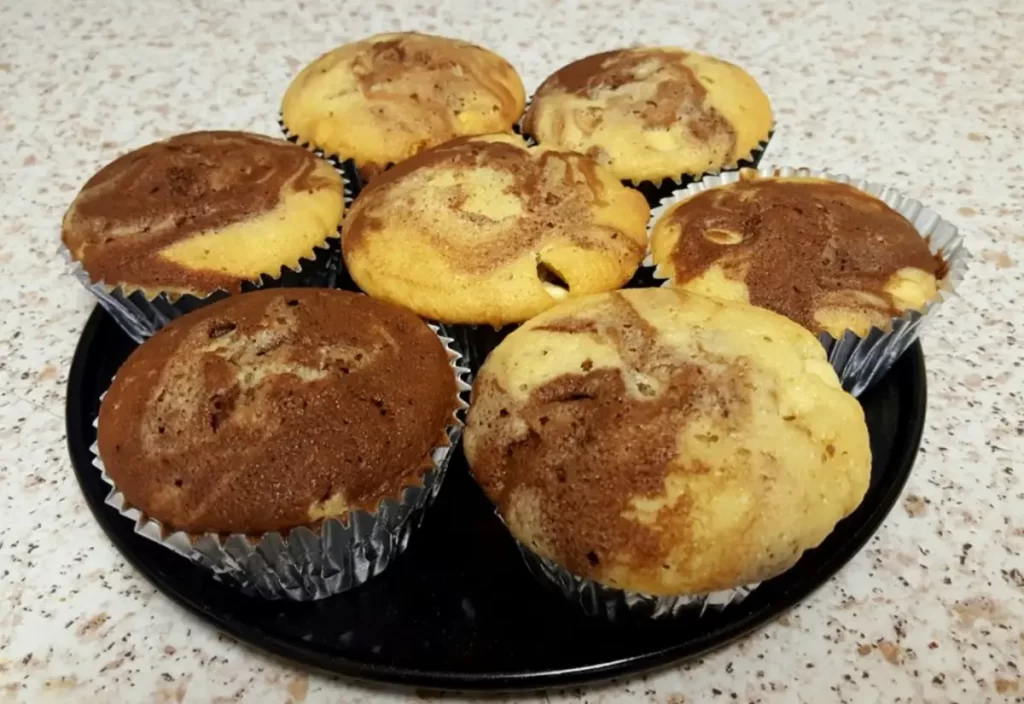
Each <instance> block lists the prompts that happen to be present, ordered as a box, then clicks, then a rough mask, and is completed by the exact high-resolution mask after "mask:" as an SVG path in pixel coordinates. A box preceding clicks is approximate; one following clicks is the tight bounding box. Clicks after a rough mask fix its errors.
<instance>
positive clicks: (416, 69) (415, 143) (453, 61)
mask: <svg viewBox="0 0 1024 704" xmlns="http://www.w3.org/2000/svg"><path fill="white" fill-rule="evenodd" d="M524 103H525V93H524V92H523V83H522V80H521V79H520V78H519V74H517V73H516V71H515V69H514V68H513V67H512V65H511V64H509V63H508V62H507V61H506V60H505V59H503V58H501V57H500V56H498V55H497V54H494V53H492V52H490V51H488V50H487V49H484V48H481V47H478V46H475V45H473V44H469V43H467V42H463V41H459V40H457V39H448V38H446V37H437V36H432V35H428V34H418V33H416V32H403V33H398V34H378V35H375V36H373V37H369V38H367V39H363V40H361V41H357V42H353V43H351V44H345V45H344V46H340V47H338V48H337V49H334V50H333V51H329V52H328V53H326V54H324V55H323V56H321V57H320V58H318V59H317V60H316V61H314V62H313V63H311V64H309V65H308V66H306V67H305V68H304V69H302V71H301V72H300V73H299V75H298V76H296V77H295V80H293V81H292V83H291V85H290V86H288V91H287V92H286V93H285V95H284V100H283V101H282V103H281V116H282V120H283V121H284V124H285V127H286V128H287V129H288V131H289V132H290V133H291V134H293V135H294V136H295V137H296V138H297V139H298V141H299V142H301V143H308V144H309V145H311V146H313V147H317V148H319V149H322V150H323V151H325V152H327V153H328V154H336V155H339V156H341V157H342V158H351V159H354V160H355V162H356V165H357V166H358V167H359V168H360V170H361V171H362V172H363V175H364V176H366V177H372V175H373V174H375V173H377V172H379V171H381V170H383V169H384V168H386V167H387V166H388V165H389V164H392V163H398V162H399V161H402V160H403V159H408V158H409V157H410V156H412V155H413V154H416V153H418V152H420V151H422V150H424V149H427V148H429V147H433V146H436V145H438V144H441V143H442V142H447V141H448V140H449V139H453V138H455V137H462V136H466V135H476V134H485V133H488V132H505V131H508V130H510V129H511V128H512V125H513V124H515V122H516V120H518V119H519V116H520V114H521V113H522V111H523V105H524Z"/></svg>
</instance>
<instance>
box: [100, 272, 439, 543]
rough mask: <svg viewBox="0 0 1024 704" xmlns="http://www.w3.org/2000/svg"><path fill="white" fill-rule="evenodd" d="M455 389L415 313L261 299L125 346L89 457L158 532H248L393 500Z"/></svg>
mask: <svg viewBox="0 0 1024 704" xmlns="http://www.w3.org/2000/svg"><path fill="white" fill-rule="evenodd" d="M456 386H457V385H456V379H455V375H454V373H453V369H452V367H451V366H450V365H449V359H448V353H447V351H446V350H445V348H444V346H443V345H442V343H441V341H440V339H439V338H438V337H437V335H435V334H434V332H433V331H432V330H431V329H430V328H429V327H428V326H427V325H426V324H425V323H423V322H422V321H421V320H420V319H419V318H417V317H416V316H415V315H414V314H412V313H411V312H409V311H407V310H404V309H401V308H398V307H396V306H391V305H389V304H387V303H384V302H382V301H376V300H374V299H371V298H369V297H367V296H364V295H362V294H356V293H350V292H345V291H338V290H331V289H315V288H303V289H265V290H262V291H257V292H252V293H245V294H242V295H240V296H232V297H229V298H227V299H224V300H222V301H220V302H217V303H214V304H212V305H210V306H207V307H204V308H202V309H200V310H199V311H196V312H193V313H190V314H189V315H186V316H183V317H182V318H179V319H178V320H176V321H174V322H172V323H171V324H170V325H168V326H167V327H165V328H164V329H162V330H161V331H160V332H158V333H157V334H156V335H154V336H153V337H152V338H151V339H149V340H148V341H147V342H145V343H144V344H142V345H141V346H139V347H138V348H136V350H135V351H134V352H133V353H132V354H131V356H130V357H129V358H128V360H127V361H126V362H125V363H124V364H123V365H122V366H121V368H120V369H119V370H118V372H117V376H116V378H115V379H114V381H113V383H112V385H111V387H110V390H109V391H108V392H107V394H106V396H104V398H103V401H102V405H101V408H100V413H99V422H98V426H97V429H98V448H99V457H100V459H101V460H102V462H103V465H104V466H105V468H106V471H107V474H108V475H109V476H110V477H111V479H112V480H113V482H114V484H115V486H116V487H117V489H118V490H119V491H120V492H121V493H122V494H123V495H124V497H125V499H126V500H127V502H128V503H129V504H130V505H131V506H133V507H135V508H138V509H140V510H141V511H142V512H143V513H145V514H146V515H147V516H148V517H149V518H152V519H156V520H158V521H160V522H161V523H162V524H163V525H164V526H165V528H167V529H170V530H181V531H185V532H187V533H189V534H204V533H219V534H239V533H243V534H247V535H250V536H257V535H259V534H262V533H265V532H268V531H279V532H286V531H288V530H290V529H292V528H296V527H299V526H307V527H311V526H315V525H316V524H318V523H319V522H320V521H322V520H324V519H327V518H332V517H333V518H343V517H344V516H345V515H346V514H347V513H348V512H350V511H353V510H363V511H368V512H373V511H376V510H377V507H378V505H379V504H380V502H381V501H382V500H384V499H388V498H390V499H398V498H399V497H401V495H402V492H403V490H404V489H405V488H406V487H410V486H416V485H418V484H419V482H420V480H421V477H422V476H423V475H424V473H425V472H427V471H429V470H431V469H432V468H433V466H434V464H433V461H432V453H433V452H434V450H435V449H436V448H440V447H447V446H448V445H449V441H448V437H447V435H446V432H445V430H446V428H447V427H448V426H450V425H452V424H454V423H455V420H454V418H453V413H454V411H455V410H456V407H457V405H458V403H459V402H458V399H457V388H456Z"/></svg>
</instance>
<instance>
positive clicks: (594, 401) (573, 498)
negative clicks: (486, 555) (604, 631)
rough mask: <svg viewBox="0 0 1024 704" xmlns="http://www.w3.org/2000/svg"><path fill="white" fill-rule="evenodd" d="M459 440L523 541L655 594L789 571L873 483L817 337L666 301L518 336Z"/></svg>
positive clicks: (681, 298) (697, 590)
mask: <svg viewBox="0 0 1024 704" xmlns="http://www.w3.org/2000/svg"><path fill="white" fill-rule="evenodd" d="M464 437H465V451H466V457H467V458H468V460H469V463H470V466H471V468H472V472H473V475H474V476H475V477H476V479H477V481H478V482H479V483H480V485H481V486H482V487H483V489H484V490H485V492H486V493H487V495H488V496H489V497H490V498H491V500H492V501H493V502H494V503H495V504H496V505H497V506H498V510H499V512H500V513H501V516H502V518H503V519H504V521H505V523H506V524H507V525H508V527H509V529H510V530H511V532H512V533H513V535H514V536H515V537H516V538H517V539H518V540H519V541H520V542H521V543H523V544H524V545H525V546H526V547H528V548H529V549H530V550H532V551H533V552H535V553H537V554H539V555H541V556H542V557H545V558H547V559H549V560H552V561H554V562H555V563H557V564H558V565H560V566H562V567H564V568H565V569H567V570H569V571H570V572H572V573H574V574H576V575H579V576H582V577H586V578H589V579H592V580H596V581H597V582H600V583H602V584H605V585H607V586H611V587H614V588H618V589H624V590H627V591H632V592H639V593H643V594H652V595H691V594H702V593H706V592H711V591H717V590H721V589H729V588H732V587H736V586H740V585H744V584H750V583H753V582H757V581H760V580H763V579H766V578H769V577H771V576H773V575H776V574H778V573H780V572H782V571H784V570H785V569H788V568H789V567H790V566H792V565H793V564H794V563H795V562H796V560H797V559H798V558H799V557H800V555H801V554H802V553H803V552H804V551H805V550H807V549H809V548H812V547H814V546H816V545H818V544H819V543H820V542H821V541H822V540H823V539H824V538H825V537H826V536H827V535H828V534H829V533H830V532H831V531H832V529H833V527H834V526H835V524H836V522H837V521H839V520H840V519H842V518H843V517H844V516H846V515H848V514H849V513H851V512H852V511H853V510H854V509H855V508H856V507H857V505H858V504H859V503H860V501H861V499H862V498H863V496H864V493H865V491H866V490H867V486H868V480H869V477H870V472H871V456H870V447H869V444H868V431H867V427H866V425H865V422H864V414H863V411H862V410H861V408H860V406H859V405H858V404H857V402H856V401H855V400H854V398H853V397H852V396H850V395H849V394H847V393H846V392H844V391H843V390H842V388H841V387H840V386H839V383H838V380H837V379H836V374H835V372H834V371H833V370H832V368H831V367H830V366H829V364H828V362H827V361H826V359H825V352H824V350H823V349H822V347H821V345H820V344H819V343H818V341H817V340H816V339H815V338H814V336H813V335H811V334H810V333H809V332H807V331H806V330H804V329H803V328H801V327H800V326H799V325H796V324H795V323H793V322H791V321H789V320H786V319H785V318H783V317H782V316H779V315H776V314H774V313H772V312H770V311H767V310H764V309H760V308H754V307H752V306H747V305H744V304H740V303H730V302H723V301H716V300H713V299H710V298H705V297H702V296H697V295H693V294H689V293H686V292H683V291H677V290H674V289H670V288H654V289H628V290H623V291H617V292H612V293H607V294H601V295H595V296H588V297H586V298H581V299H578V300H573V301H569V302H566V303H563V304H562V305H560V306H558V307H557V308H554V309H552V310H550V311H547V312H546V313H544V314H542V315H540V316H537V317H536V318H534V319H533V320H530V321H528V322H527V323H526V324H524V325H523V326H522V327H520V328H519V329H518V330H516V331H514V332H513V333H512V334H510V335H509V336H508V337H507V338H505V340H504V341H503V342H502V343H501V345H499V346H498V347H497V349H495V350H494V351H493V352H492V353H491V355H490V357H489V358H488V359H487V361H486V362H485V363H484V365H483V367H482V368H481V370H480V372H479V374H478V376H477V378H476V383H475V385H474V388H473V404H472V406H471V407H470V413H469V419H468V423H467V427H466V432H465V436H464Z"/></svg>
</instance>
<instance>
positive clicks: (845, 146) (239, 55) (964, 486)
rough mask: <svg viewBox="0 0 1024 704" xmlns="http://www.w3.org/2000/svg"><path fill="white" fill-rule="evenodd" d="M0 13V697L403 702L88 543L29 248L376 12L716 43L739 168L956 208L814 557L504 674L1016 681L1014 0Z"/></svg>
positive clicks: (55, 313) (384, 26) (968, 685)
mask: <svg viewBox="0 0 1024 704" xmlns="http://www.w3.org/2000/svg"><path fill="white" fill-rule="evenodd" d="M0 27H2V30H0V194H2V195H0V232H2V237H0V299H2V302H3V307H2V315H3V328H2V335H0V381H2V383H0V462H2V466H0V701H14V702H47V701H57V702H65V701H66V702H95V703H97V704H99V703H101V702H156V703H181V702H236V701H241V702H280V703H285V702H292V703H297V702H318V703H319V702H362V701H370V700H375V699H381V700H390V699H396V700H397V699H398V698H400V697H401V696H403V695H400V694H397V693H393V692H390V691H388V690H383V689H376V688H372V689H371V688H366V687H361V686H359V685H355V684H353V683H350V682H346V681H344V680H341V679H336V678H331V677H327V676H323V675H320V674H313V673H310V672H307V671H305V670H303V669H301V668H299V667H294V666H292V665H290V664H286V663H284V662H281V661H278V660H275V659H272V658H270V657H268V656H265V655H263V654H261V653H259V652H257V651H255V650H253V649H251V648H250V647H248V646H246V645H244V644H241V643H238V642H235V641H234V640H232V639H230V638H228V637H226V636H222V635H218V633H217V632H216V631H215V630H214V629H213V628H212V627H210V626H208V625H206V624H205V623H203V622H200V621H199V620H197V619H195V618H193V617H192V616H190V615H189V614H187V613H185V612H184V611H183V610H181V609H180V608H178V607H177V606H176V605H174V604H173V603H172V602H171V601H170V600H169V599H167V598H166V597H164V596H163V595H161V594H160V593H158V592H157V591H156V590H155V589H154V588H153V587H152V586H150V584H149V583H148V582H147V581H146V580H145V579H143V578H142V577H141V576H140V575H139V573H137V572H136V571H135V570H134V569H133V568H131V567H130V566H128V565H127V564H126V563H125V561H124V560H123V559H122V558H121V556H120V555H119V554H118V553H117V552H116V551H115V549H114V548H113V547H112V546H111V544H110V543H109V542H108V540H107V539H106V538H105V536H104V534H103V533H102V532H101V530H100V528H99V527H98V525H97V524H96V522H95V521H94V520H93V518H92V516H91V514H90V512H89V509H88V508H87V507H86V505H85V502H84V500H83V498H82V496H81V494H80V492H79V489H78V485H77V483H76V481H75V478H74V475H73V473H72V469H71V465H70V462H69V460H68V457H67V451H66V449H65V438H64V396H65V383H66V380H67V375H68V368H69V365H70V363H71V358H72V354H73V352H74V349H75V344H76V342H77V338H78V335H79V333H80V332H81V330H82V327H83V325H84V323H85V321H86V318H87V316H88V314H89V312H90V310H91V309H92V307H93V300H92V299H91V298H90V296H89V295H88V294H87V293H86V292H85V291H84V290H83V289H82V287H81V286H80V285H79V284H78V283H77V282H76V281H75V280H73V279H72V278H70V277H69V276H67V275H66V273H65V270H64V266H63V264H62V261H61V259H60V258H59V256H58V254H57V242H58V235H59V226H60V219H61V216H62V214H63V212H64V209H65V208H66V207H67V205H68V204H69V202H70V200H71V199H72V198H73V196H74V194H75V192H76V191H77V189H78V188H79V187H80V186H81V184H82V183H83V182H84V180H85V179H86V178H88V177H89V176H90V175H91V174H92V173H93V172H94V171H95V170H96V169H97V168H99V167H100V166H101V165H103V164H104V163H105V162H107V161H109V160H111V159H112V158H114V157H115V156H117V155H118V154H120V153H122V152H124V151H126V150H128V149H130V148H133V147H136V146H140V145H142V144H144V143H146V142H149V141H151V140H155V139H159V138H163V137H166V136H169V135H172V134H174V133H176V132H183V131H187V130H193V129H201V128H238V129H248V130H253V131H257V132H266V133H268V134H275V133H276V116H277V109H278V103H279V99H280V97H281V95H282V93H283V91H284V89H285V87H286V86H287V84H288V81H289V80H290V78H291V77H292V76H294V74H295V73H296V72H297V71H298V70H299V68H300V67H301V66H302V65H303V64H304V63H305V62H307V61H310V60H312V59H313V58H315V57H316V56H318V55H319V54H320V53H322V52H323V51H325V50H327V49H329V48H331V47H333V46H335V45H337V44H340V43H342V42H344V41H347V40H351V39H355V38H358V37H360V36H363V35H367V34H370V33H373V32H378V31H383V30H392V29H419V30H423V31H428V32H437V33H446V34H450V35H453V36H459V37H462V38H465V39H469V40H472V41H475V42H478V43H482V44H484V45H486V46H489V47H491V48H493V49H495V50H497V51H498V52H500V53H501V54H503V55H505V56H506V57H508V58H509V59H510V60H511V61H512V62H513V63H514V64H515V65H516V66H517V67H518V68H519V69H520V71H521V72H522V74H523V76H524V80H525V82H526V84H527V88H528V89H532V88H534V87H536V86H537V85H538V84H539V82H540V80H541V79H542V78H543V77H544V76H545V75H546V74H547V73H548V72H550V71H551V70H553V69H555V68H557V67H558V66H560V65H562V64H563V63H565V62H567V61H569V60H571V59H574V58H577V57H580V56H583V55H585V54H588V53H593V52H596V51H600V50H605V49H610V48H615V47H620V46H623V45H634V44H674V45H680V46H683V47H690V48H693V49H697V50H701V51H706V52H709V53H712V54H716V55H719V56H721V57H724V58H727V59H730V60H732V61H734V62H736V63H739V64H741V65H743V66H744V67H746V68H747V69H749V70H750V71H751V72H752V73H753V74H754V75H755V76H756V77H757V78H758V79H759V80H760V81H761V82H762V84H763V85H764V87H765V89H766V90H767V92H768V93H769V95H770V96H771V98H772V100H773V103H774V106H775V110H776V115H777V119H778V129H777V132H776V135H775V138H774V141H773V142H772V144H771V146H770V147H769V149H768V152H767V155H766V157H765V163H766V164H778V165H782V164H791V165H808V166H826V167H830V168H832V169H833V170H836V171H839V172H845V173H848V174H851V175H856V176H868V177H872V178H875V179H878V180H883V181H887V182H890V183H892V184H894V185H896V186H899V187H900V188H902V189H904V190H905V191H906V192H907V193H909V194H911V195H913V196H915V197H917V198H919V199H921V200H923V201H924V202H925V203H927V204H928V205H930V206H932V207H933V208H935V209H937V210H938V211H939V212H941V213H942V214H943V215H945V216H946V217H947V218H949V219H952V220H953V221H955V222H956V223H957V224H958V225H959V226H960V227H961V229H962V230H963V232H964V233H965V234H966V236H967V239H968V246H969V248H970V250H971V251H972V253H973V263H972V269H971V271H970V272H969V276H968V279H967V281H966V282H965V283H964V284H963V285H962V287H961V290H960V293H961V296H960V297H959V298H957V299H954V300H952V301H951V302H949V303H947V304H946V305H944V306H943V307H942V309H941V310H940V312H939V313H938V315H937V316H936V318H935V320H934V321H933V322H932V324H931V326H930V327H929V329H928V330H927V332H926V333H925V334H924V339H923V343H924V348H925V352H926V357H927V366H928V384H929V391H928V393H929V410H928V417H927V423H926V427H925V432H924V439H923V442H922V446H921V453H920V456H919V458H918V460H917V464H916V467H915V469H914V472H913V475H912V476H911V478H910V481H909V484H908V486H907V489H906V491H905V493H904V495H903V496H902V498H901V500H900V501H899V503H898V504H897V506H896V508H895V509H894V510H893V512H892V514H891V515H890V516H889V518H888V520H887V521H886V523H885V524H884V526H883V527H882V529H881V530H880V531H879V533H878V534H877V535H876V536H875V537H874V539H873V540H871V542H870V544H869V545H868V546H867V547H866V548H865V549H864V550H863V551H862V552H861V553H860V554H859V555H858V556H857V557H856V558H855V559H854V560H853V561H852V562H851V563H850V564H849V565H848V566H847V567H846V568H845V569H844V570H843V571H842V572H841V573H840V574H839V575H838V577H836V578H835V579H833V580H832V581H831V582H829V583H828V584H827V585H826V586H825V587H824V588H822V589H821V590H820V591H818V592H817V593H816V594H815V595H814V596H813V597H811V598H810V599H808V600H807V601H806V602H805V603H804V604H802V605H801V606H799V607H798V608H797V609H795V610H794V611H793V612H791V613H790V614H789V615H788V616H786V617H784V618H782V619H780V620H779V621H778V622H776V623H774V624H772V625H770V626H768V627H766V628H764V629H763V630H761V631H759V632H757V633H755V634H753V635H751V636H749V637H747V638H745V639H744V640H742V641H740V642H739V643H736V644H734V645H733V646H731V647H729V648H726V649H724V650H721V651H719V652H717V653H715V654H713V655H710V656H708V657H705V658H703V659H702V660H699V661H695V662H693V663H690V664H688V665H685V666H678V667H675V668H670V669H667V670H664V671H661V672H659V673H657V674H652V675H649V676H646V677H638V678H636V679H632V680H622V681H617V682H613V683H609V684H606V685H603V686H600V687H595V688H592V689H584V690H572V691H565V692H549V693H548V694H546V695H537V696H535V697H530V698H527V697H525V696H521V697H518V698H519V699H520V700H524V701H525V700H530V701H569V702H572V701H586V702H591V703H597V702H620V701H621V702H627V701H629V702H631V701H637V702H660V703H663V704H681V703H683V702H703V701H708V702H719V701H720V702H729V701H740V702H812V703H815V704H821V703H823V702H833V701H836V702H839V701H843V702H858V703H860V702H868V703H870V702H945V701H956V702H961V703H966V702H987V701H1024V678H1022V673H1021V670H1022V669H1024V633H1022V632H1021V624H1022V623H1024V558H1022V552H1024V510H1022V507H1024V503H1022V499H1024V484H1022V482H1024V463H1022V462H1021V460H1020V459H1019V458H1020V456H1021V454H1022V452H1024V398H1022V395H1024V371H1022V370H1021V356H1022V355H1021V349H1022V343H1021V339H1022V338H1024V331H1021V332H1018V326H1020V325H1024V312H1022V311H1024V300H1022V294H1024V185H1022V184H1024V178H1022V176H1024V166H1022V164H1024V159H1022V157H1021V144H1022V140H1024V80H1022V79H1021V76H1022V75H1024V41H1022V37H1024V4H1021V3H1020V2H1019V0H974V2H971V3H962V2H958V1H957V0H907V1H906V2H902V3H893V2H889V1H888V0H864V1H862V2H853V1H852V0H840V1H838V2H827V1H825V0H794V1H793V2H789V3H775V2H771V0H765V1H764V2H754V1H750V2H746V1H743V2H741V1H739V0H735V1H734V0H720V1H718V2H714V1H712V0H688V1H687V2H674V1H672V0H662V1H655V2H627V1H625V0H614V1H609V0H586V1H584V0H559V1H551V2H525V1H524V2H500V3H499V2H475V3H469V2H466V1H464V0H450V1H448V2H440V3H436V4H431V3H428V2H416V1H408V2H406V1H404V0H390V2H379V3H371V2H362V3H359V2H356V3H344V2H326V1H321V0H297V1H296V2H283V3H282V2H276V1H272V0H251V1H250V2H246V3H245V4H244V5H242V4H228V3H215V2H212V0H190V1H188V2H178V1H177V0H138V1H135V2H128V1H127V0H118V1H104V0H82V1H79V2H70V1H62V0H6V1H5V2H4V3H2V5H0ZM420 696H421V697H428V696H429V695H427V694H425V693H421V694H420Z"/></svg>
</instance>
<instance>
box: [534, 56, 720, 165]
mask: <svg viewBox="0 0 1024 704" xmlns="http://www.w3.org/2000/svg"><path fill="white" fill-rule="evenodd" d="M686 56H687V54H686V53H685V52H678V51H658V50H655V49H649V50H644V51H643V52H637V51H633V50H630V49H617V50H615V51H606V52H603V53H601V54H594V55H593V56H587V57H585V58H582V59H579V60H578V61H573V62H572V63H571V64H569V65H567V66H564V67H562V68H560V69H559V70H558V71H555V73H553V74H551V76H549V77H548V78H547V79H546V80H545V81H544V82H543V83H542V84H541V86H540V88H538V89H537V93H536V94H535V95H534V97H533V101H532V102H531V106H530V109H528V110H527V111H526V115H525V116H524V118H523V131H524V132H525V133H526V134H532V133H533V132H532V131H533V130H534V129H535V128H536V124H535V118H536V114H537V111H536V110H534V108H533V106H534V105H536V104H537V103H540V102H541V101H543V100H544V99H545V97H546V96H547V95H548V94H549V93H559V92H566V93H575V94H576V95H580V96H583V97H588V98H592V97H594V96H595V95H596V94H597V92H598V91H599V90H600V89H611V90H615V89H617V88H620V87H621V86H623V85H625V84H627V83H632V82H635V81H643V80H645V77H646V75H647V74H649V73H651V72H650V71H647V72H645V75H644V77H641V76H640V75H638V71H637V69H638V68H640V67H641V66H644V65H645V64H650V63H651V62H652V61H656V62H657V64H658V69H657V70H658V71H660V72H662V73H663V75H662V76H661V79H660V80H659V81H657V82H656V83H655V87H654V95H652V96H650V99H649V100H644V101H642V102H641V101H635V102H634V104H632V105H630V106H629V109H630V110H631V111H633V112H634V114H635V115H636V116H637V117H638V118H639V121H640V123H641V124H642V125H644V126H645V127H653V128H658V127H670V126H671V125H673V124H675V123H676V122H678V121H679V119H680V117H681V116H685V120H686V127H687V129H689V130H690V133H691V134H692V135H693V137H694V139H697V140H701V141H711V140H716V139H722V140H725V141H727V142H729V143H730V146H729V151H732V148H733V147H732V143H733V142H734V140H735V138H736V134H735V130H733V128H732V126H731V125H730V124H729V122H728V121H727V120H726V119H725V118H723V117H722V115H721V114H720V113H718V112H717V111H716V110H715V109H714V108H713V107H711V106H709V105H707V104H706V102H705V99H704V98H705V96H706V95H707V90H706V89H705V88H704V86H703V85H701V83H700V81H699V80H697V75H696V74H695V73H694V71H693V69H692V68H691V67H689V66H687V65H686V64H685V63H684V59H685V58H686ZM600 120H601V116H600V115H596V116H595V121H598V122H599V121H600Z"/></svg>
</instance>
